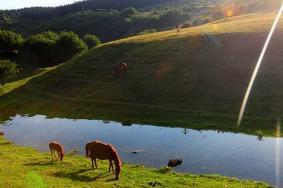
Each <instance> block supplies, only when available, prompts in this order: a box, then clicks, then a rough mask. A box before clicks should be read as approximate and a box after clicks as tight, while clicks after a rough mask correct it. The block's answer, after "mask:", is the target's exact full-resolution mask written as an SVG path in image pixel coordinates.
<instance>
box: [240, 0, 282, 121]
mask: <svg viewBox="0 0 283 188" xmlns="http://www.w3.org/2000/svg"><path fill="white" fill-rule="evenodd" d="M282 12H283V2H282V5H281V8H280V9H279V12H278V13H277V16H276V18H275V20H274V23H273V25H272V27H271V30H270V32H269V34H268V37H267V39H266V41H265V44H264V46H263V49H262V51H261V54H260V56H259V59H258V61H257V64H256V67H255V69H254V72H253V75H252V77H251V80H250V83H249V85H248V88H247V91H246V93H245V96H244V99H243V102H242V105H241V109H240V113H239V117H238V122H237V125H238V126H240V124H241V122H242V119H243V115H244V113H245V110H246V106H247V102H248V99H249V96H250V93H251V90H252V87H253V84H254V81H255V78H256V76H257V73H258V70H259V68H260V65H261V63H262V60H263V58H264V55H265V52H266V50H267V48H268V45H269V43H270V40H271V38H272V35H273V33H274V31H275V29H276V26H277V24H278V22H279V19H280V17H281V15H282Z"/></svg>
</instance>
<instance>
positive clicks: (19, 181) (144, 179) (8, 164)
mask: <svg viewBox="0 0 283 188" xmlns="http://www.w3.org/2000/svg"><path fill="white" fill-rule="evenodd" d="M0 148H1V153H0V154H1V155H0V160H1V163H0V169H1V173H0V179H1V181H0V187H31V188H33V187H39V188H44V187H99V188H102V187H105V188H106V187H129V188H130V187H151V186H150V183H151V182H158V183H160V184H161V186H158V187H176V188H178V187H201V188H208V187H231V188H232V187H235V188H236V187H237V188H240V187H245V188H246V187H251V188H252V187H257V188H264V187H270V186H268V185H267V184H264V183H258V182H255V181H240V180H238V179H235V178H228V177H222V176H217V175H192V174H180V173H174V172H170V170H169V171H168V169H167V170H165V169H163V170H162V169H160V170H159V169H149V168H145V167H143V166H140V165H128V164H124V165H123V167H122V171H121V175H120V180H119V181H115V180H114V175H112V174H111V173H106V172H107V171H108V163H107V162H102V161H99V162H98V165H99V168H100V169H99V170H92V169H91V164H90V160H88V159H87V158H85V157H81V156H76V155H74V154H71V153H70V154H67V155H66V156H65V160H64V161H63V162H56V161H51V157H50V154H49V153H40V152H38V151H36V150H34V149H31V148H25V147H19V146H15V145H14V144H12V143H10V142H9V141H7V140H5V139H4V138H3V137H0Z"/></svg>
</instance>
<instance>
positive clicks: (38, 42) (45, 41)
mask: <svg viewBox="0 0 283 188" xmlns="http://www.w3.org/2000/svg"><path fill="white" fill-rule="evenodd" d="M58 40H59V36H58V34H56V33H53V32H43V33H40V34H36V35H32V36H31V37H29V38H28V39H27V40H26V42H25V44H24V50H25V52H24V53H25V54H30V55H32V56H33V57H36V58H35V59H36V60H37V61H39V62H41V63H43V64H47V65H51V64H55V63H56V59H55V53H56V50H55V47H56V44H57V42H58Z"/></svg>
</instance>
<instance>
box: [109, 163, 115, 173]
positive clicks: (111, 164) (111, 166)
mask: <svg viewBox="0 0 283 188" xmlns="http://www.w3.org/2000/svg"><path fill="white" fill-rule="evenodd" d="M111 168H112V172H113V174H115V172H114V167H113V163H112V160H109V171H108V172H110V169H111Z"/></svg>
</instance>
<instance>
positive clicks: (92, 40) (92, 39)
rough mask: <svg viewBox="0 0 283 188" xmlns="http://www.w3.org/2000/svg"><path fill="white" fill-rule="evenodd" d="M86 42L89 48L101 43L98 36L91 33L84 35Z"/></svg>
mask: <svg viewBox="0 0 283 188" xmlns="http://www.w3.org/2000/svg"><path fill="white" fill-rule="evenodd" d="M84 42H85V43H86V45H87V47H88V48H92V47H95V46H97V45H99V44H100V43H101V41H100V40H99V38H98V37H97V36H95V35H89V34H87V35H85V36H84Z"/></svg>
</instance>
